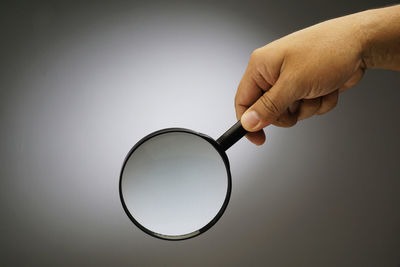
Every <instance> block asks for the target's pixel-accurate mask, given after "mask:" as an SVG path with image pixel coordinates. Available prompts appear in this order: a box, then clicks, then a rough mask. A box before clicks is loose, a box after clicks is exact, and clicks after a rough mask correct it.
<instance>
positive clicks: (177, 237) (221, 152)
mask: <svg viewBox="0 0 400 267" xmlns="http://www.w3.org/2000/svg"><path fill="white" fill-rule="evenodd" d="M171 132H183V133H188V134H193V135H196V136H198V137H201V138H203V139H204V140H206V141H207V142H209V143H210V144H211V145H212V146H213V147H214V148H215V149H216V150H217V151H218V153H219V155H220V156H221V158H222V160H223V161H224V164H225V169H226V174H227V179H228V187H227V191H226V195H225V200H224V202H223V204H222V206H221V208H220V210H219V211H218V213H217V214H216V215H215V217H214V218H213V219H212V220H211V221H210V222H209V223H207V224H206V225H205V226H203V227H202V228H200V229H199V230H197V231H194V232H191V233H188V234H184V235H173V236H172V235H163V234H160V233H156V232H153V231H151V230H149V229H147V228H146V227H144V226H143V225H141V224H140V223H139V222H138V221H136V220H135V218H134V217H133V215H132V214H131V213H130V212H129V210H128V207H127V206H126V204H125V201H124V197H123V194H122V176H123V173H124V169H125V165H126V163H127V162H128V160H129V158H130V156H131V155H132V154H133V152H134V151H135V150H136V149H137V148H138V147H139V146H140V145H142V144H143V143H145V142H146V141H147V140H149V139H151V138H153V137H155V136H158V135H161V134H166V133H171ZM231 191H232V177H231V171H230V165H229V160H228V156H227V155H226V153H225V151H224V150H223V149H222V148H221V146H220V145H219V144H218V143H217V142H216V141H215V140H214V139H213V138H211V137H210V136H208V135H205V134H202V133H199V132H195V131H192V130H190V129H186V128H166V129H162V130H158V131H155V132H153V133H151V134H149V135H147V136H145V137H143V138H142V139H141V140H140V141H139V142H137V143H136V144H135V145H134V146H133V147H132V148H131V150H130V151H129V152H128V154H127V156H126V157H125V159H124V162H123V164H122V168H121V172H120V176H119V196H120V200H121V204H122V207H123V208H124V211H125V213H126V215H127V216H128V218H129V219H130V220H131V221H132V222H133V223H134V224H135V225H136V226H137V227H138V228H139V229H140V230H142V231H143V232H145V233H146V234H149V235H151V236H153V237H156V238H159V239H163V240H169V241H178V240H185V239H189V238H193V237H195V236H198V235H200V234H202V233H204V232H206V231H207V230H209V229H210V228H211V227H212V226H214V225H215V224H216V223H217V221H218V220H219V219H220V218H221V216H222V215H223V214H224V212H225V210H226V207H227V206H228V203H229V200H230V196H231Z"/></svg>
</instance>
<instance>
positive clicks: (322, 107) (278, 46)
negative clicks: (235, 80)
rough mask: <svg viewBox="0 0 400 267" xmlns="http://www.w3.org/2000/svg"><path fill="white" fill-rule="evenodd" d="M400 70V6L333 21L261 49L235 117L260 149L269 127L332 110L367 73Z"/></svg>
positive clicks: (245, 79) (255, 54)
mask: <svg viewBox="0 0 400 267" xmlns="http://www.w3.org/2000/svg"><path fill="white" fill-rule="evenodd" d="M377 68H382V69H391V70H399V71H400V5H397V6H392V7H387V8H381V9H375V10H368V11H364V12H360V13H355V14H352V15H349V16H345V17H340V18H336V19H332V20H328V21H325V22H322V23H319V24H316V25H314V26H312V27H309V28H306V29H303V30H300V31H298V32H295V33H292V34H290V35H287V36H285V37H283V38H281V39H278V40H276V41H274V42H272V43H269V44H267V45H266V46H264V47H261V48H258V49H256V50H255V51H254V52H253V53H252V55H251V57H250V60H249V63H248V66H247V69H246V71H245V73H244V75H243V78H242V80H241V81H240V84H239V87H238V90H237V93H236V97H235V109H236V116H237V118H238V119H240V120H241V122H242V125H243V127H244V128H245V129H246V130H247V131H248V132H249V133H248V134H247V135H246V137H247V138H248V139H249V140H250V141H251V142H253V143H254V144H256V145H261V144H263V143H264V142H265V134H264V131H263V128H264V127H266V126H268V125H276V126H280V127H291V126H293V125H295V124H296V123H297V121H299V120H303V119H306V118H309V117H311V116H313V115H321V114H324V113H326V112H328V111H330V110H332V109H333V108H334V107H335V106H336V104H337V102H338V96H339V94H340V93H342V92H343V91H345V90H347V89H349V88H351V87H353V86H355V85H356V84H357V83H358V82H359V81H360V80H361V79H362V77H363V75H364V73H365V71H366V70H367V69H377Z"/></svg>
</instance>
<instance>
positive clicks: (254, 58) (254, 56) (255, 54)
mask: <svg viewBox="0 0 400 267" xmlns="http://www.w3.org/2000/svg"><path fill="white" fill-rule="evenodd" d="M260 55H261V48H257V49H255V50H254V51H253V52H252V53H251V55H250V62H252V63H256V62H258V59H259V58H260Z"/></svg>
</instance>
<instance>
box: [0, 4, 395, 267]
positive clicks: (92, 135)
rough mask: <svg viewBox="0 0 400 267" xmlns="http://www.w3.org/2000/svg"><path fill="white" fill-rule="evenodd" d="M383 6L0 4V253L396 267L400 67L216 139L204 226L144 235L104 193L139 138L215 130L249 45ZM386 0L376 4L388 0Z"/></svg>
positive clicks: (47, 258)
mask: <svg viewBox="0 0 400 267" xmlns="http://www.w3.org/2000/svg"><path fill="white" fill-rule="evenodd" d="M389 2H390V1H382V0H375V1H365V0H363V1H361V0H360V1H344V0H342V1H315V0H307V1H296V2H295V1H287V0H280V1H269V0H265V1H259V2H257V1H238V2H217V3H216V2H214V1H199V2H188V1H184V2H181V3H178V2H167V1H161V0H160V1H157V2H155V1H147V2H133V1H125V2H122V1H110V2H95V1H91V2H81V1H76V2H74V1H48V2H44V1H9V2H7V1H2V2H1V4H0V25H1V29H0V32H1V42H0V48H1V49H0V125H1V131H0V149H1V150H0V151H1V154H0V176H1V180H0V211H1V213H0V214H1V220H0V231H1V232H0V235H1V238H0V246H1V250H0V251H1V252H0V253H1V255H0V265H1V266H90V265H93V266H158V265H161V266H213V265H214V266H223V265H230V266H363V267H365V266H399V264H400V211H399V201H400V179H399V176H400V175H399V170H398V165H399V156H398V151H399V149H400V142H399V136H400V128H399V127H398V125H397V124H398V113H399V112H398V99H399V98H400V90H399V84H400V75H399V73H395V72H391V71H367V73H366V76H365V77H364V79H363V80H362V82H361V83H360V84H359V85H357V87H356V88H354V89H352V90H350V91H348V92H346V93H344V94H343V95H341V96H340V103H339V105H338V106H337V108H336V109H335V110H333V111H332V112H330V113H329V114H327V115H324V116H320V117H315V118H311V119H309V120H307V121H303V122H301V123H299V124H298V125H296V126H295V127H293V128H290V129H279V128H276V127H270V128H268V129H267V132H268V133H267V135H268V141H267V143H266V144H265V145H264V146H262V147H255V146H253V145H251V144H250V143H249V142H247V141H246V140H241V141H240V142H239V143H238V144H236V145H235V146H234V147H232V148H231V149H230V150H229V151H228V156H229V157H230V161H231V166H232V175H233V192H232V198H231V202H230V204H229V206H228V208H227V210H226V213H225V214H224V216H223V217H222V219H221V220H220V221H219V222H218V223H217V224H216V225H215V227H213V228H212V229H210V230H209V231H208V232H207V233H205V234H204V235H201V236H199V237H197V238H194V239H191V240H187V241H183V242H167V241H163V240H158V239H155V238H152V237H150V236H147V235H146V234H144V233H142V232H141V231H140V230H139V229H137V228H136V227H135V226H134V225H133V224H132V223H131V222H130V221H129V219H128V218H127V216H126V215H125V213H124V211H123V209H122V206H121V204H120V200H119V196H118V176H119V171H120V167H121V164H122V161H123V159H124V157H125V155H126V153H127V152H128V151H129V149H130V148H131V146H133V145H134V144H135V143H136V142H137V141H138V140H139V139H140V138H141V137H143V136H144V135H146V134H148V133H150V132H152V131H154V130H157V129H160V128H165V127H174V126H179V127H187V128H191V129H194V130H197V131H200V132H204V133H206V134H209V135H210V136H213V137H215V138H216V137H218V136H219V135H220V134H221V133H223V132H224V131H225V130H226V129H227V128H228V127H229V126H230V125H232V124H233V123H234V122H235V116H234V109H233V98H234V95H235V90H236V87H237V84H238V82H239V80H240V78H241V75H242V74H243V72H244V70H245V67H246V65H247V60H248V57H249V55H250V53H251V51H252V50H254V49H255V48H257V47H260V46H262V45H264V44H266V43H268V42H270V41H273V40H274V39H276V38H279V37H281V36H284V35H286V34H288V33H290V32H292V31H295V30H298V29H301V28H303V27H306V26H309V25H312V24H315V23H317V22H320V21H323V20H325V19H328V18H333V17H336V16H340V15H345V14H349V13H352V12H356V11H360V10H363V9H367V8H372V7H378V6H382V5H385V4H388V3H389ZM394 2H395V1H392V3H394Z"/></svg>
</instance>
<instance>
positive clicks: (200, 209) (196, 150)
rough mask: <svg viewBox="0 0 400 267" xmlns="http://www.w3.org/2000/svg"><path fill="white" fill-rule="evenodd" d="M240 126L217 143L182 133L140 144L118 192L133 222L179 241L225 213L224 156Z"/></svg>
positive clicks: (162, 133) (228, 183)
mask: <svg viewBox="0 0 400 267" xmlns="http://www.w3.org/2000/svg"><path fill="white" fill-rule="evenodd" d="M246 133H247V132H246V130H245V129H244V128H243V127H242V125H241V123H240V121H238V122H237V123H236V124H234V125H233V126H232V127H231V128H230V129H229V130H228V131H226V132H225V133H224V134H223V135H222V136H221V137H220V138H218V139H217V140H214V139H212V138H211V137H209V136H207V135H204V134H201V133H198V132H195V131H192V130H189V129H184V128H168V129H163V130H159V131H156V132H154V133H151V134H149V135H147V136H146V137H144V138H143V139H141V140H140V141H139V142H138V143H137V144H136V145H135V146H134V147H133V148H132V149H131V150H130V151H129V153H128V155H127V156H126V158H125V160H124V163H123V165H122V170H121V175H120V181H119V193H120V198H121V202H122V206H123V208H124V210H125V212H126V214H127V215H128V217H129V218H130V219H131V221H132V222H133V223H134V224H135V225H136V226H137V227H139V228H140V229H141V230H143V231H144V232H146V233H147V234H149V235H151V236H153V237H157V238H161V239H166V240H183V239H188V238H192V237H194V236H197V235H199V234H201V233H204V232H205V231H207V230H208V229H210V227H212V226H213V225H214V224H215V223H216V222H217V221H218V220H219V219H220V218H221V216H222V214H223V213H224V211H225V209H226V207H227V205H228V202H229V198H230V195H231V188H232V180H231V172H230V169H229V161H228V157H227V155H226V153H225V151H226V150H227V149H228V148H230V147H231V146H232V145H233V144H234V143H236V142H237V141H238V140H239V139H240V138H242V137H243V136H244V135H245V134H246Z"/></svg>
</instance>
